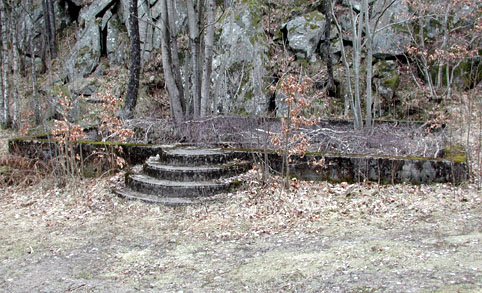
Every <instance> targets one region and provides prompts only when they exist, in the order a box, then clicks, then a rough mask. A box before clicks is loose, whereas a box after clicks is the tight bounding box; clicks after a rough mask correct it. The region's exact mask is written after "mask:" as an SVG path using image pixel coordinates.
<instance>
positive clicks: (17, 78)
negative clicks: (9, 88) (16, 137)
mask: <svg viewBox="0 0 482 293" xmlns="http://www.w3.org/2000/svg"><path fill="white" fill-rule="evenodd" d="M11 9H12V12H11V16H12V17H11V25H10V30H11V35H12V37H11V38H12V51H13V92H12V94H13V95H12V97H13V119H12V120H13V121H12V122H13V127H14V128H15V129H18V126H19V105H18V103H19V88H18V87H19V85H20V84H21V82H20V66H19V65H20V62H19V61H20V54H19V52H18V30H17V16H18V14H17V9H18V7H17V3H15V2H13V3H12V7H11Z"/></svg>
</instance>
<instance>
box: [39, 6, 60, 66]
mask: <svg viewBox="0 0 482 293" xmlns="http://www.w3.org/2000/svg"><path fill="white" fill-rule="evenodd" d="M42 9H43V16H44V25H45V42H46V44H48V46H49V52H50V57H51V58H52V59H55V58H57V40H56V32H55V9H54V5H53V3H52V0H42Z"/></svg>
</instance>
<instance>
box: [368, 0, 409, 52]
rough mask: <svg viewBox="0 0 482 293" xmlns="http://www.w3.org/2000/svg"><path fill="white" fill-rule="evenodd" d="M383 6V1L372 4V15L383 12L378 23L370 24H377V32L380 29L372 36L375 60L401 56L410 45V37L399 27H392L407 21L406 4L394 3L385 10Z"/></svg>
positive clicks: (407, 9) (402, 2)
mask: <svg viewBox="0 0 482 293" xmlns="http://www.w3.org/2000/svg"><path fill="white" fill-rule="evenodd" d="M385 5H386V3H385V1H376V2H375V3H374V4H373V11H374V12H372V15H377V13H382V12H383V11H384V13H383V15H382V16H381V17H380V19H379V20H378V21H373V22H372V26H374V25H375V23H376V24H377V26H376V29H377V30H379V29H381V30H380V31H378V32H376V33H375V35H374V36H373V55H374V56H375V57H377V58H385V57H387V56H397V55H402V54H403V53H405V52H406V50H407V47H408V46H409V45H410V36H409V35H408V34H406V33H404V31H403V30H402V29H400V26H397V25H393V24H395V23H402V22H403V21H405V20H407V18H408V17H409V16H408V15H409V7H408V4H407V3H405V1H395V2H394V3H393V4H392V5H391V6H390V7H388V8H387V9H386V6H385ZM372 30H373V28H372Z"/></svg>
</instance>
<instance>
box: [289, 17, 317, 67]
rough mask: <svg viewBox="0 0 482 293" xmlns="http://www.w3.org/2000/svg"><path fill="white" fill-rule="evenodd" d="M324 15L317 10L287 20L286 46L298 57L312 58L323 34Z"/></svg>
mask: <svg viewBox="0 0 482 293" xmlns="http://www.w3.org/2000/svg"><path fill="white" fill-rule="evenodd" d="M324 24H325V17H324V16H323V14H322V13H321V12H319V11H312V12H310V13H308V14H305V15H301V16H298V17H296V18H294V19H292V20H290V21H289V22H287V23H286V24H285V25H284V27H283V29H285V30H286V36H287V40H288V46H289V47H290V48H291V49H292V50H293V51H295V52H296V56H297V57H298V58H304V59H308V60H310V59H312V58H313V57H314V53H315V51H316V49H317V47H318V44H319V43H320V40H321V38H322V36H323V27H324Z"/></svg>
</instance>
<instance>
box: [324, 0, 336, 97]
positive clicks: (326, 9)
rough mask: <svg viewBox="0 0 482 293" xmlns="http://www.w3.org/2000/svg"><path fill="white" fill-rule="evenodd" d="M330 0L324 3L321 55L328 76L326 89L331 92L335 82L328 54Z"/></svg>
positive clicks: (329, 54) (329, 53)
mask: <svg viewBox="0 0 482 293" xmlns="http://www.w3.org/2000/svg"><path fill="white" fill-rule="evenodd" d="M331 5H332V3H331V0H325V1H324V8H323V9H324V15H325V27H324V34H325V36H324V39H325V40H324V43H323V55H324V56H325V62H326V71H327V74H328V83H327V85H326V88H327V89H328V91H333V90H334V87H335V80H334V77H333V64H332V60H331V52H330V33H331Z"/></svg>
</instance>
